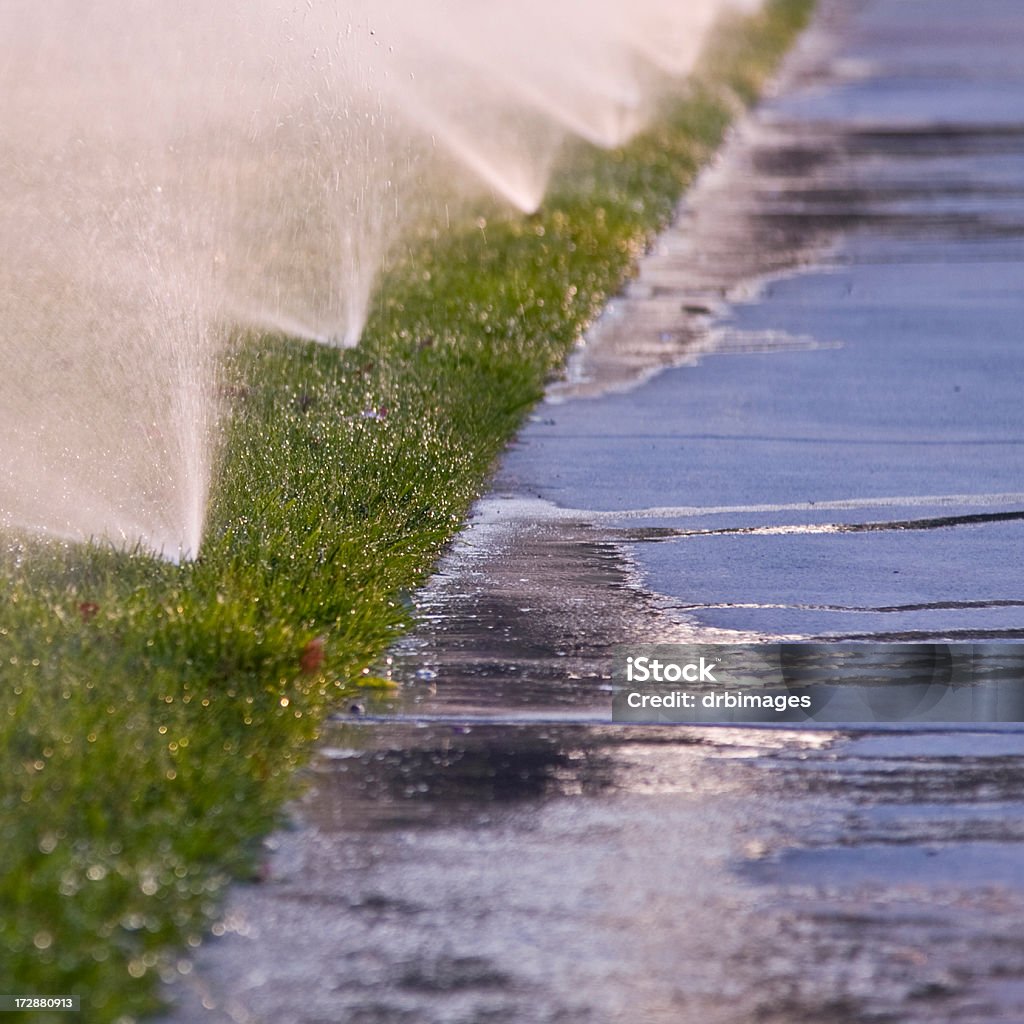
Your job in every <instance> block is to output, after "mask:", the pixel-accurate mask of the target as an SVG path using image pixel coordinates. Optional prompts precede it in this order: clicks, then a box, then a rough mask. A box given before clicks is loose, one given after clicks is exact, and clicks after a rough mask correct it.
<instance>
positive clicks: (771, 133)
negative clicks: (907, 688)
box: [487, 0, 1024, 639]
mask: <svg viewBox="0 0 1024 1024" xmlns="http://www.w3.org/2000/svg"><path fill="white" fill-rule="evenodd" d="M841 7H845V9H844V10H840V9H839V8H841ZM851 8H852V9H851ZM828 13H829V16H830V17H831V18H832V19H840V20H841V21H842V26H841V31H840V32H839V33H838V36H835V35H832V36H831V37H830V38H839V39H840V40H841V47H840V49H839V51H838V52H832V53H829V52H828V50H827V49H822V50H821V51H819V53H817V54H816V55H815V57H814V59H813V60H812V61H811V62H810V64H807V63H804V64H803V65H802V66H801V68H800V72H801V75H800V77H799V78H796V79H791V81H790V83H789V87H788V88H787V89H786V90H785V91H784V93H783V94H782V95H781V96H779V97H778V98H777V99H775V100H774V101H773V102H770V103H769V104H767V105H766V106H765V107H764V108H762V110H761V111H760V112H759V113H758V115H757V117H756V119H755V120H754V121H753V122H752V123H751V124H749V125H748V126H747V127H746V129H745V130H744V132H743V133H742V136H741V137H740V138H739V139H736V140H734V144H733V146H732V147H730V148H729V149H728V150H727V152H726V155H725V158H724V163H723V165H722V166H721V167H720V168H718V169H717V171H716V172H715V174H713V175H712V182H711V184H710V185H707V184H706V185H705V187H704V190H703V191H704V193H709V194H710V195H711V196H712V200H713V201H712V202H711V203H710V204H705V206H704V207H701V205H700V204H701V201H702V195H701V193H700V192H698V194H697V196H696V197H695V199H693V200H692V201H691V208H692V207H694V206H695V207H696V211H695V212H691V213H690V214H689V215H688V216H684V218H683V220H682V221H681V223H680V225H679V227H678V228H677V230H676V232H675V233H674V235H673V236H672V237H670V238H669V239H667V240H666V242H665V243H663V247H664V248H665V249H667V255H666V252H665V251H663V252H662V253H661V254H660V255H655V257H654V258H653V260H652V261H651V263H653V264H657V271H656V273H654V274H652V273H651V271H650V269H649V268H645V270H646V273H645V276H642V277H641V279H640V281H639V282H638V284H637V285H635V286H634V288H633V289H632V293H633V294H632V297H631V298H628V299H627V300H626V301H627V302H630V303H631V304H632V305H633V307H634V308H635V307H642V306H643V305H644V303H645V302H646V303H648V304H650V305H659V304H660V306H661V307H664V306H665V304H666V292H667V293H668V294H669V295H671V292H672V286H673V281H672V278H671V276H670V275H668V274H666V263H671V262H672V261H673V260H674V261H675V263H676V264H677V265H678V266H679V267H680V269H681V273H680V274H677V275H676V278H675V283H676V284H677V285H678V284H679V282H680V281H683V282H687V276H686V275H689V278H690V280H689V281H688V282H687V283H686V285H685V290H684V292H683V297H684V301H683V302H682V303H681V305H684V306H686V307H687V308H688V309H689V310H691V311H693V310H696V312H695V313H694V312H690V313H689V314H688V313H687V312H686V311H684V310H680V309H678V305H679V304H677V317H678V319H679V320H680V321H685V320H689V321H690V322H689V325H688V331H689V334H690V336H691V341H692V343H695V348H692V349H691V351H695V353H696V355H695V358H694V360H693V362H692V363H691V365H685V366H683V367H680V368H678V369H674V370H669V371H667V372H663V373H661V374H660V375H658V376H656V377H654V378H653V379H650V380H648V381H646V382H645V383H642V384H640V385H639V386H637V387H635V388H633V389H631V390H629V391H627V392H625V393H613V394H605V395H603V396H602V397H598V398H588V399H586V400H572V399H570V400H568V401H563V400H562V395H560V394H559V393H558V392H556V393H555V394H554V395H553V399H554V401H551V402H549V403H548V404H547V406H546V407H545V408H542V410H541V411H540V412H539V414H538V416H537V417H536V418H535V419H534V421H533V422H532V423H531V424H530V425H529V426H528V427H527V428H526V430H524V431H523V433H522V435H521V437H520V439H519V444H518V445H517V447H516V448H515V450H514V451H512V452H511V453H510V454H509V456H508V458H507V459H506V460H505V462H504V464H503V466H502V470H501V474H500V477H499V480H498V484H497V487H496V497H497V498H500V499H505V500H507V501H508V502H509V505H508V518H509V519H516V520H518V521H519V524H520V527H523V526H524V525H525V524H526V523H527V522H529V521H530V520H531V519H532V521H533V522H535V523H537V524H540V523H542V522H544V521H545V520H547V521H548V522H550V521H551V520H552V519H553V518H558V519H560V520H562V521H564V520H565V518H566V516H565V510H573V518H574V519H575V520H576V522H577V523H579V522H585V523H591V524H593V525H595V526H596V527H598V528H599V530H600V531H602V532H604V533H605V534H606V535H608V536H609V537H611V538H616V539H619V540H621V539H622V536H621V531H627V530H628V531H631V536H630V538H629V543H628V545H627V546H628V548H629V553H630V557H631V559H632V560H633V562H634V565H635V566H636V568H637V569H638V570H639V572H640V574H641V579H642V582H643V585H644V587H645V588H646V589H647V590H649V591H650V592H652V593H653V594H656V595H660V596H661V599H662V607H665V606H666V604H670V605H671V606H673V607H674V608H675V609H676V610H677V611H678V612H680V613H681V614H683V615H684V616H685V617H687V618H689V619H690V620H691V621H692V622H693V624H694V627H695V630H696V631H697V632H698V633H699V632H700V627H711V628H712V629H714V630H716V631H717V630H729V631H737V632H738V633H739V634H741V635H754V636H758V637H775V636H821V635H826V636H850V635H856V636H860V635H877V636H879V637H885V638H894V639H902V638H910V637H918V636H925V637H936V638H946V637H965V638H966V637H991V636H998V637H1014V636H1021V635H1024V629H1022V628H1021V627H1024V613H1022V610H1024V578H1022V573H1021V558H1020V555H1021V553H1024V521H1022V520H1024V400H1022V385H1024V9H1022V8H1021V6H1020V5H1019V4H1017V3H1014V2H1012V0H982V2H980V3H971V4H964V3H962V2H959V0H923V2H917V0H906V2H901V3H883V2H867V3H859V4H855V5H838V4H834V5H831V7H830V9H829V11H828ZM817 42H818V44H819V45H821V46H823V47H827V45H828V44H827V43H825V42H824V41H822V40H821V38H820V37H819V39H818V40H817ZM815 43H816V40H815V39H811V40H808V41H807V42H806V43H805V46H807V47H813V46H814V45H815ZM822 58H824V59H825V60H824V62H822ZM805 60H806V58H805ZM730 204H731V210H730V211H729V213H728V215H723V213H722V209H723V208H726V209H728V208H729V206H730ZM709 208H710V213H709ZM702 218H703V219H702ZM709 218H710V223H709ZM723 221H724V222H725V223H724V225H723ZM737 222H738V226H737ZM744 226H745V227H746V245H743V237H742V232H743V228H744ZM716 227H723V228H724V230H722V232H721V234H717V233H716ZM794 241H796V242H797V244H796V245H794ZM687 242H689V243H690V244H687ZM749 249H753V252H751V251H749ZM787 252H788V253H790V262H791V263H792V264H794V265H797V266H799V273H786V272H785V271H783V272H782V273H781V274H778V271H777V269H776V265H777V264H778V263H780V262H783V263H785V262H786V259H785V254H786V253H787ZM695 262H696V264H697V268H698V270H697V273H699V274H700V275H701V280H699V281H697V282H696V285H697V287H696V288H695V286H694V285H695V282H694V281H693V280H692V278H693V277H694V273H695V272H694V270H693V264H694V263H695ZM759 263H760V264H761V266H763V267H764V268H765V269H766V270H767V271H769V272H771V271H773V270H775V274H776V276H772V277H769V278H767V279H766V280H761V281H757V282H755V287H754V288H753V294H752V295H750V296H749V297H743V298H741V300H740V301H726V302H725V303H722V302H720V301H719V303H717V304H714V302H713V298H712V301H711V302H709V301H708V299H707V296H708V291H709V288H708V281H709V280H710V281H711V282H713V283H720V284H724V286H725V288H726V290H727V293H728V294H727V296H726V298H727V299H728V298H729V297H730V296H736V295H742V290H743V289H745V290H747V291H748V292H749V291H750V290H751V287H750V286H751V279H750V276H749V275H750V271H751V270H754V271H755V272H756V271H757V270H759V269H760V268H759ZM736 267H740V268H741V269H742V271H743V273H744V274H745V275H747V276H746V278H745V279H739V280H736V279H734V280H732V281H729V275H730V270H731V269H733V268H736ZM709 268H712V269H709ZM669 269H670V268H669ZM647 279H651V281H652V283H651V284H647ZM701 289H702V290H701ZM695 296H696V298H695ZM677 297H678V296H677ZM687 297H688V299H687ZM701 302H705V303H706V304H707V306H708V308H709V309H710V310H711V313H710V315H705V314H702V313H701V312H700V308H701V307H700V303H701ZM695 319H696V320H698V321H702V322H700V323H697V324H694V323H693V321H694V320H695ZM610 320H611V323H610V324H609V325H607V326H606V327H605V331H607V332H608V333H611V334H612V335H614V334H615V333H616V332H617V331H620V330H621V329H622V328H620V327H619V326H618V324H619V323H622V325H623V328H627V329H628V326H629V323H630V318H628V317H627V318H625V319H623V318H622V317H621V316H619V317H618V318H617V317H616V315H614V314H613V316H612V317H611V318H610ZM634 322H635V316H634ZM603 344H604V342H603V339H602V331H601V330H599V331H598V332H597V334H596V337H595V339H594V340H593V341H592V342H591V347H592V348H596V349H597V350H598V351H597V354H596V355H592V356H588V355H587V353H586V352H585V353H584V356H583V358H582V360H580V363H581V365H577V367H576V373H577V375H578V376H580V377H582V378H586V377H587V375H588V363H589V364H592V365H593V366H595V367H596V368H597V370H596V372H597V375H598V376H600V374H601V371H602V369H603V367H602V354H601V348H602V345H603ZM613 344H614V341H613ZM570 390H571V389H570ZM523 499H529V500H530V501H531V502H532V503H533V504H532V508H531V507H529V506H526V507H524V506H523ZM538 499H540V500H541V501H542V502H546V503H550V505H551V506H552V508H545V507H543V506H542V505H537V504H536V503H537V500H538ZM500 512H501V508H500V502H493V503H492V504H491V505H490V506H489V507H488V509H487V514H488V516H489V517H492V518H493V517H494V516H496V515H498V514H500ZM595 513H597V514H595ZM645 530H646V531H649V533H648V536H647V537H646V538H645V537H644V536H643V531H645ZM665 599H668V601H667V602H666V600H665Z"/></svg>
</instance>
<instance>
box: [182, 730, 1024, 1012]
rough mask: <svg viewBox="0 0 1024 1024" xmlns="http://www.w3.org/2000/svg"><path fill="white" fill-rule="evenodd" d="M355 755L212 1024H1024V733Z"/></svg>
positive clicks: (412, 747)
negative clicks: (1022, 1022) (1023, 928)
mask: <svg viewBox="0 0 1024 1024" xmlns="http://www.w3.org/2000/svg"><path fill="white" fill-rule="evenodd" d="M327 743H328V745H327V746H326V747H325V749H324V751H323V753H322V755H321V757H320V759H319V760H318V763H317V765H316V768H315V775H316V785H315V788H314V789H313V790H312V791H311V793H310V795H309V797H308V799H307V801H306V802H305V804H304V806H303V808H302V812H303V817H304V819H305V821H306V827H305V828H303V829H302V830H300V831H297V832H295V833H292V834H286V835H284V836H283V837H281V839H280V847H279V849H278V851H277V853H276V855H275V857H274V859H273V861H272V862H271V864H272V876H271V878H270V880H269V881H267V882H265V883H264V884H262V885H254V886H251V887H248V888H246V889H243V890H241V891H239V892H238V893H237V896H236V898H235V900H234V905H233V907H232V911H231V916H230V919H229V920H230V924H231V927H233V928H234V929H236V930H237V931H239V932H241V933H242V934H241V936H240V935H236V936H233V937H232V938H231V939H230V940H227V941H224V942H221V943H217V944H215V945H214V946H213V948H212V949H211V950H209V951H208V953H207V960H206V972H205V973H206V975H207V977H212V978H219V979H230V985H227V986H225V985H223V982H222V983H221V986H220V988H219V990H218V987H217V986H216V985H211V990H210V991H208V992H207V993H206V997H207V999H208V1001H209V1003H210V1004H211V1006H213V1005H214V1004H216V1007H217V1008H216V1009H214V1010H211V1011H209V1012H208V1013H207V1014H205V1015H204V1016H203V1018H202V1019H209V1020H223V1021H227V1020H232V1019H236V1020H260V1021H275V1022H287V1021H302V1022H307V1024H308V1022H321V1021H328V1020H331V1021H359V1022H363V1024H391V1022H397V1021H403V1022H404V1021H410V1022H412V1021H415V1022H417V1024H434V1022H438V1024H440V1022H456V1021H458V1022H478V1021H479V1022H483V1021H501V1022H509V1024H513V1022H515V1024H534V1022H537V1024H539V1022H544V1024H549V1022H555V1021H558V1022H587V1024H590V1022H611V1021H615V1022H626V1021H640V1022H652V1024H661V1022H664V1024H669V1022H672V1024H677V1022H680V1021H693V1022H698V1021H700V1022H703V1021H709V1022H712V1024H713V1022H717V1021H722V1022H739V1021H763V1022H768V1024H775V1022H778V1024H783V1022H786V1024H790V1022H792V1021H795V1020H800V1021H814V1022H818V1021H820V1022H823V1024H824V1022H834V1021H890V1020H891V1021H897V1020H898V1021H901V1022H904V1024H915V1022H919V1021H920V1022H922V1024H923V1022H926V1021H927V1022H932V1021H936V1020H943V1021H965V1022H966V1021H971V1022H978V1024H981V1022H990V1021H1012V1020H1019V1019H1021V1016H1020V1015H1021V1014H1022V1013H1024V999H1022V996H1024V990H1022V988H1021V985H1020V979H1021V978H1022V977H1024V936H1022V935H1021V934H1020V929H1019V922H1020V920H1021V914H1022V913H1024V894H1022V893H1021V889H1020V878H1019V870H1018V869H1019V845H1018V844H1019V842H1020V840H1021V838H1022V825H1021V822H1022V821H1024V817H1022V811H1024V801H1022V796H1021V794H1022V792H1024V789H1022V783H1024V736H1021V735H1019V734H1015V733H1005V732H1004V733H998V732H997V733H991V734H978V733H955V734H950V733H928V732H918V733H911V734H906V733H901V732H898V731H892V732H888V733H882V734H875V735H866V734H865V735H861V736H848V735H847V736H840V735H838V734H834V733H829V732H811V731H804V732H792V731H784V730H754V729H723V728H719V729H706V730H702V729H685V728H674V729H651V728H648V729H642V728H636V729H628V730H627V729H622V728H615V727H610V726H573V725H549V726H521V727H517V726H513V725H501V726H493V725H492V726H470V727H467V726H457V727H452V726H447V725H432V726H430V727H421V728H412V729H411V728H409V727H408V726H407V725H395V726H390V727H389V726H379V725H366V724H362V723H360V724H355V725H348V724H346V725H339V726H338V727H337V728H336V729H335V730H333V731H332V734H331V735H330V736H329V737H327ZM243 936H244V937H243ZM224 989H227V990H228V991H229V993H230V994H229V995H228V996H225V994H224ZM201 995H202V990H201V989H196V990H193V991H192V992H191V993H190V996H189V998H192V999H198V998H200V997H201ZM181 1019H185V1018H181ZM193 1019H200V1018H198V1017H194V1018H193Z"/></svg>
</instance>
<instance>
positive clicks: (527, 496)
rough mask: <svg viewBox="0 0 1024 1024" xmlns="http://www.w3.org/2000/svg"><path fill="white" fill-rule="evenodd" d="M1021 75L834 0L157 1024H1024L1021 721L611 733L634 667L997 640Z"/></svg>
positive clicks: (1017, 258)
mask: <svg viewBox="0 0 1024 1024" xmlns="http://www.w3.org/2000/svg"><path fill="white" fill-rule="evenodd" d="M1022 58H1024V9H1022V8H1021V7H1020V5H1019V3H1017V2H1016V0H977V2H974V3H971V4H965V3H963V2H961V0H856V2H845V0H825V2H823V3H822V5H821V9H820V11H819V14H818V16H817V19H816V22H815V24H814V26H813V27H812V29H811V30H810V31H809V32H808V33H807V35H806V37H805V38H804V39H803V40H802V42H801V44H800V45H799V47H798V49H797V51H796V52H795V53H794V55H793V57H792V59H791V60H790V62H789V64H788V67H787V70H786V73H785V74H784V76H783V77H782V79H781V83H780V86H779V88H778V90H777V93H776V95H775V96H774V97H773V98H772V99H770V100H769V101H768V102H767V103H765V104H764V105H763V106H762V107H761V109H760V110H759V111H758V112H757V114H756V115H755V116H754V117H752V118H750V119H748V120H747V121H746V122H745V123H744V125H743V126H742V127H741V128H740V130H739V131H738V132H737V133H735V135H734V136H733V138H732V139H731V140H730V142H729V144H728V145H727V147H726V149H725V151H724V153H723V155H722V157H721V159H720V160H719V161H718V163H717V164H716V165H715V167H714V168H712V169H711V171H710V172H709V173H708V174H706V175H705V176H704V178H703V179H702V180H701V182H700V183H699V185H698V186H697V188H696V189H695V190H694V191H693V193H692V194H691V196H690V198H689V200H688V202H687V204H686V205H685V206H684V208H683V210H682V211H681V214H680V218H679V222H678V224H677V225H676V226H675V228H673V229H672V230H671V231H670V232H668V233H667V234H666V236H665V237H664V238H663V239H662V240H661V241H660V243H659V245H658V247H657V248H656V250H655V251H654V252H653V253H652V254H651V256H650V257H649V258H648V259H647V261H646V262H645V264H644V266H643V268H642V270H641V273H640V275H639V277H638V278H637V280H636V281H635V282H634V283H633V284H632V285H631V287H630V288H629V289H628V291H627V293H626V294H625V295H624V296H622V297H621V298H620V299H619V300H617V302H616V304H615V305H614V307H613V308H612V310H610V312H609V313H608V314H607V315H606V317H605V318H604V319H603V320H602V322H601V323H600V324H599V325H597V327H596V329H595V330H594V331H593V332H592V334H591V335H590V337H589V338H588V341H587V345H586V347H585V348H583V349H581V351H580V352H579V353H578V354H577V356H576V357H575V358H574V360H573V363H572V366H571V372H570V376H569V379H568V380H567V381H566V382H565V383H564V384H562V385H560V386H558V387H556V388H554V389H553V390H552V393H551V395H550V396H549V399H548V400H547V401H546V402H545V403H544V405H543V406H541V407H540V408H539V409H538V410H537V412H536V414H535V416H534V417H533V419H532V420H531V422H530V423H529V424H528V425H527V427H526V428H525V429H524V431H523V432H522V433H521V435H520V437H519V439H518V441H517V442H516V444H515V445H514V446H513V448H512V449H511V450H510V452H509V453H508V455H507V457H506V459H505V460H504V462H503V464H502V466H501V468H500V471H499V475H498V478H497V481H496V484H495V488H494V490H493V492H492V493H491V494H490V495H489V496H488V497H487V498H486V499H484V500H483V501H482V502H481V503H480V504H479V505H478V507H477V509H476V511H475V514H474V519H473V523H472V525H471V528H470V529H468V530H467V531H466V532H465V533H464V534H463V536H462V537H461V538H460V539H459V541H458V542H457V543H456V544H455V545H454V546H453V548H452V550H451V551H450V552H449V554H448V555H447V556H446V558H445V559H444V561H443V563H442V564H441V566H440V568H439V572H438V574H437V576H436V577H435V578H434V579H433V580H432V582H431V583H430V585H429V586H428V587H427V588H426V589H425V590H424V591H423V592H422V593H421V594H420V595H418V597H417V605H418V608H419V611H420V617H421V625H420V627H419V628H418V629H417V630H416V631H415V632H414V633H413V634H412V635H411V636H409V637H408V638H406V639H405V640H403V641H402V643H401V644H400V645H399V646H398V647H397V648H396V650H395V651H394V652H393V653H392V659H393V662H392V665H391V670H392V671H393V673H394V675H395V677H396V679H397V680H399V681H400V682H401V690H400V696H399V697H398V698H396V699H395V700H394V701H392V702H391V703H390V704H388V705H386V706H382V707H371V708H370V709H369V710H370V712H371V714H369V715H367V716H362V717H356V716H348V715H339V718H338V721H336V722H335V723H333V724H332V725H331V726H330V728H329V729H328V731H327V734H326V735H325V736H324V745H323V748H322V750H321V751H320V753H319V755H318V757H317V758H316V761H315V764H314V766H313V768H312V770H311V772H310V776H311V781H312V785H311V787H310V790H309V792H308V793H307V795H306V798H305V799H304V801H303V802H302V803H301V805H300V806H298V807H297V808H296V827H295V829H294V830H293V831H291V832H288V833H284V834H281V835H278V836H276V837H275V838H274V840H273V841H272V846H273V850H274V852H273V854H272V856H271V857H270V858H269V861H268V878H267V880H266V881H265V882H263V883H262V884H258V885H251V886H246V887H240V888H237V889H236V890H235V892H234V896H233V897H232V900H231V901H230V904H229V907H228V911H227V914H226V917H225V920H224V923H223V925H222V926H221V927H220V928H218V932H220V933H223V935H222V937H220V938H219V939H217V940H215V941H213V942H211V943H209V944H208V945H207V946H206V947H205V948H204V949H203V950H202V952H201V954H200V955H199V956H198V958H197V960H196V964H195V968H194V969H193V970H192V971H191V973H190V974H189V975H187V977H186V978H185V979H184V980H183V981H182V982H181V983H180V984H177V985H176V986H174V989H173V991H172V993H171V994H172V997H173V998H174V999H175V1000H176V1001H177V1009H176V1011H175V1013H174V1015H173V1016H172V1017H170V1018H168V1020H169V1021H170V1020H173V1022H174V1024H184V1022H200V1021H202V1022H216V1024H221V1022H226V1021H241V1022H246V1021H251V1022H257V1021H258V1022H266V1024H271V1022H273V1024H285V1022H301V1024H326V1022H328V1021H331V1022H351V1024H398V1022H402V1024H405V1022H415V1024H435V1022H436V1024H442V1022H443V1024H485V1022H494V1024H498V1022H502V1024H504V1022H509V1024H513V1022H514V1024H555V1022H559V1024H613V1022H614V1024H620V1022H621V1024H634V1022H637V1024H662V1022H665V1024H668V1022H672V1024H678V1022H684V1024H690V1022H693V1024H698V1022H699V1024H704V1022H711V1024H715V1022H722V1024H748V1022H749V1024H754V1022H759V1024H784V1022H785V1024H792V1022H795V1021H801V1022H813V1024H818V1022H821V1024H826V1022H828V1024H844V1022H849V1024H853V1022H858V1024H860V1022H905V1024H915V1022H922V1024H923V1022H937V1021H938V1022H944V1021H949V1022H972V1024H973V1022H977V1024H988V1022H993V1021H1006V1022H1018V1021H1022V1020H1024V933H1022V932H1021V929H1020V923H1021V921H1022V920H1024V847H1022V845H1021V844H1022V841H1024V813H1022V812H1024V730H1022V728H1021V727H1020V726H1013V725H1009V726H1003V727H993V728H990V729H987V730H980V729H979V728H978V727H957V726H948V727H941V726H933V725H929V726H921V727H917V728H913V729H909V728H902V729H901V728H897V727H889V728H886V727H879V726H876V727H873V728H861V729H842V730H839V729H828V728H814V729H811V728H805V729H791V728H781V727H780V728H742V727H739V728H738V727H682V726H678V727H643V726H629V727H626V726H614V725H611V724H609V718H610V704H611V697H610V685H609V662H610V652H611V650H612V648H613V647H615V646H616V645H619V644H628V643H634V642H635V643H640V642H644V643H646V642H675V641H687V640H692V641H700V642H714V641H733V640H735V641H741V640H742V641H746V640H774V639H779V638H796V637H799V638H814V639H826V640H827V639H840V638H849V637H855V638H870V639H884V640H910V639H913V640H922V639H924V640H935V641H941V640H947V639H969V640H975V639H1005V640H1014V639H1017V638H1019V637H1020V636H1021V634H1022V631H1024V616H1022V614H1021V613H1022V608H1024V581H1022V580H1021V576H1020V572H1019V570H1018V559H1017V558H1016V557H1015V555H1016V554H1017V552H1019V551H1020V550H1022V549H1024V475H1022V473H1021V470H1022V468H1024V459H1022V453H1024V447H1022V446H1024V402H1021V400H1020V394H1021V382H1022V380H1024V373H1022V372H1021V370H1020V364H1021V356H1020V334H1021V332H1022V331H1024V326H1022V325H1024V59H1022ZM654 370H658V371H659V372H657V373H655V372H653V371H654Z"/></svg>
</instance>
